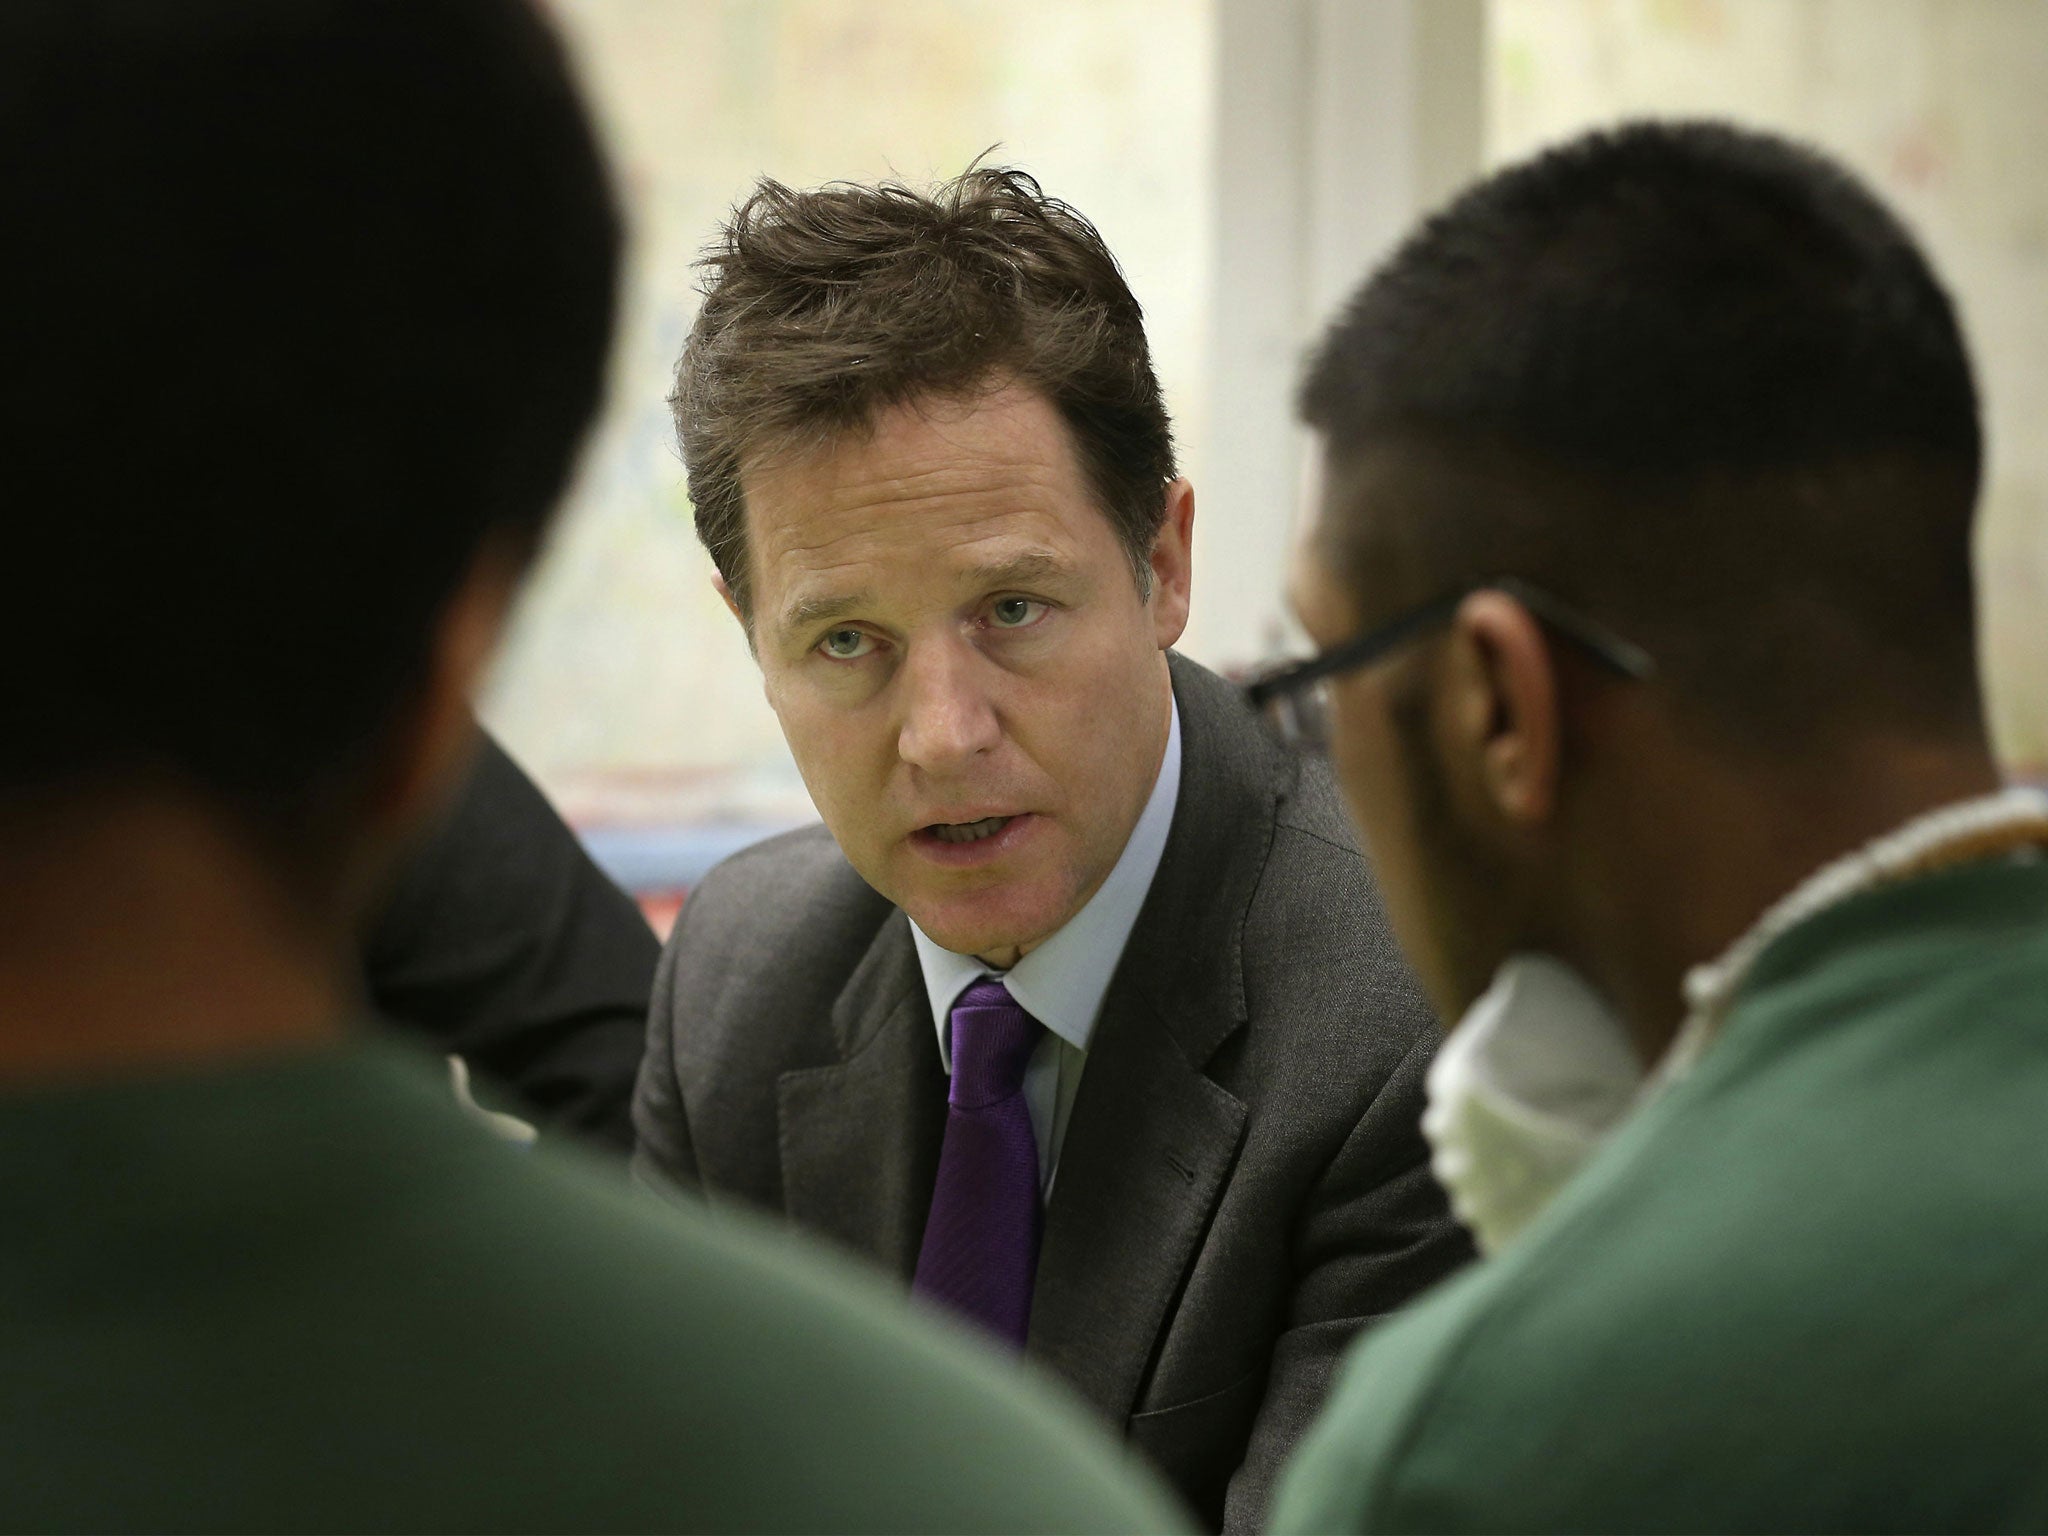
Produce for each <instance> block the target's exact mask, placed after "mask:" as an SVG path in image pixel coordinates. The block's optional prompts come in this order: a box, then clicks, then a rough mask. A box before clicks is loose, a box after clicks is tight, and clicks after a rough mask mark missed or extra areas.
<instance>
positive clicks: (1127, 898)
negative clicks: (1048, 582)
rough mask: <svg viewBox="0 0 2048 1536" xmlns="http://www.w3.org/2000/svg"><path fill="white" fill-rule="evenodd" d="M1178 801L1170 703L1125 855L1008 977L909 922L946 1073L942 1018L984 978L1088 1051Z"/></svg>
mask: <svg viewBox="0 0 2048 1536" xmlns="http://www.w3.org/2000/svg"><path fill="white" fill-rule="evenodd" d="M1179 800H1180V704H1179V702H1178V701H1174V702H1173V703H1172V705H1171V708H1170V714H1169V718H1168V722H1167V727H1166V755H1165V756H1164V757H1163V758H1162V759H1161V760H1160V763H1159V777H1158V778H1157V779H1156V780H1155V781H1154V782H1153V785H1152V794H1151V797H1150V798H1149V799H1147V800H1146V802H1145V809H1144V810H1143V811H1141V812H1139V814H1138V824H1137V825H1136V826H1135V827H1133V828H1131V835H1130V838H1129V839H1128V840H1127V841H1126V842H1125V843H1124V851H1123V853H1122V855H1121V856H1119V857H1118V859H1117V861H1116V867H1115V868H1113V869H1112V870H1110V872H1109V878H1108V879H1106V880H1104V881H1103V882H1102V884H1101V886H1100V887H1098V888H1097V890H1096V892H1095V894H1094V895H1093V896H1091V897H1089V898H1088V904H1087V905H1086V906H1085V907H1083V908H1082V909H1081V910H1080V911H1078V912H1076V913H1075V914H1074V915H1073V916H1072V917H1070V918H1068V919H1067V921H1066V924H1065V926H1063V927H1062V928H1061V929H1060V930H1059V931H1058V932H1057V933H1055V934H1054V935H1053V936H1052V937H1051V938H1049V939H1047V940H1046V941H1045V942H1044V943H1043V944H1041V945H1039V946H1038V948H1036V949H1034V950H1032V951H1031V953H1030V954H1028V955H1026V956H1025V957H1024V958H1023V959H1022V960H1019V961H1018V962H1017V963H1016V964H1015V965H1014V966H1012V967H1011V968H1010V969H1009V970H1008V971H996V970H993V969H991V968H990V967H988V966H986V965H983V964H982V963H981V961H979V960H977V959H976V958H975V957H974V956H973V955H956V954H954V953H953V951H951V950H950V949H941V948H940V947H939V945H938V944H937V943H935V942H934V941H933V940H932V939H930V938H928V937H927V936H926V934H925V931H924V930H923V929H922V928H920V927H918V926H917V924H916V923H912V924H911V925H910V937H911V939H912V941H913V942H915V944H916V945H917V963H918V967H919V969H921V970H922V971H923V972H924V986H925V992H926V994H927V995H928V996H929V997H930V998H931V1005H932V1019H933V1022H934V1023H935V1024H936V1025H937V1027H938V1031H939V1059H940V1060H941V1061H943V1062H944V1063H945V1066H946V1070H947V1071H948V1072H951V1071H952V1070H953V1041H952V1032H951V1030H950V1029H949V1028H948V1015H950V1014H951V1013H952V1011H953V1003H954V1000H955V999H956V998H958V997H959V996H960V994H961V993H962V992H965V991H966V990H967V989H968V988H969V987H971V986H973V985H974V983H975V982H977V981H979V980H981V978H982V977H984V976H1001V977H1002V979H1003V984H1004V985H1005V986H1006V987H1008V988H1009V991H1010V996H1012V997H1014V998H1015V999H1016V1000H1017V1002H1018V1003H1019V1004H1020V1005H1021V1006H1022V1007H1023V1009H1024V1011H1025V1012H1026V1013H1028V1014H1030V1015H1031V1016H1032V1017H1033V1018H1034V1019H1036V1020H1038V1022H1039V1023H1041V1024H1043V1025H1044V1026H1045V1027H1046V1028H1047V1029H1049V1030H1051V1031H1052V1032H1053V1033H1054V1034H1055V1035H1058V1036H1059V1037H1060V1038H1061V1039H1062V1040H1064V1041H1066V1042H1067V1043H1068V1044H1069V1045H1072V1046H1075V1047H1076V1048H1078V1049H1080V1050H1083V1051H1085V1050H1087V1049H1088V1041H1089V1039H1090V1037H1091V1036H1093V1035H1094V1033H1095V1020H1096V1016H1097V1015H1098V1014H1100V1013H1101V1012H1102V998H1103V994H1104V993H1106V992H1108V991H1109V981H1110V978H1111V977H1112V976H1114V975H1115V974H1116V966H1117V962H1118V961H1119V960H1121V959H1122V958H1123V953H1124V944H1125V943H1126V941H1128V940H1129V938H1130V936H1131V929H1132V927H1133V926H1134V925H1135V924H1136V923H1137V921H1138V909H1139V908H1141V907H1142V906H1144V905H1145V896H1146V893H1147V892H1149V891H1150V890H1151V889H1152V876H1153V875H1154V874H1155V873H1157V872H1158V869H1159V858H1160V855H1161V854H1163V853H1165V852H1166V834H1167V832H1168V831H1169V830H1171V828H1172V826H1173V808H1174V806H1175V805H1176V804H1177V803H1178V802H1179Z"/></svg>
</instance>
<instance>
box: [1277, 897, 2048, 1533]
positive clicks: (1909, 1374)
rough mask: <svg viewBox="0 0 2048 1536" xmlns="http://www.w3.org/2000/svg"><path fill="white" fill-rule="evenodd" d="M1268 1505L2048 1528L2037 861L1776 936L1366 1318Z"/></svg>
mask: <svg viewBox="0 0 2048 1536" xmlns="http://www.w3.org/2000/svg"><path fill="white" fill-rule="evenodd" d="M1275 1526H1276V1529H1278V1530H1280V1531H1314V1532H1325V1531H1367V1530H1370V1531H1408V1530H1418V1531H1469V1530H1516V1531H1563V1530H1573V1531H1610V1530H1612V1531H1619V1530H1628V1531H1661V1530H1714V1531H1757V1530H1771V1531H1806V1530H1860V1531H1880V1530H1919V1531H1929V1530H1976V1529H1993V1528H2003V1529H2026V1530H2040V1529H2043V1528H2048V865H2044V864H2043V863H2041V862H2039V861H2035V862H2031V863H2015V862H2005V863H1999V864H1985V865H1976V866H1969V867H1964V868H1961V869H1957V870H1953V871H1950V872H1947V873H1942V874H1937V875H1931V876H1927V877H1925V878H1922V879H1918V880H1915V881H1912V882H1910V883H1908V884H1902V885H1899V886H1895V887H1891V888H1887V889H1880V890H1877V891H1873V892H1870V893H1867V894H1865V895H1862V896H1859V897H1856V898H1854V899H1852V900H1850V901H1848V902H1846V903H1844V904H1843V905H1840V906H1838V907H1835V908H1833V909H1831V910H1829V911H1826V912H1823V913H1822V914H1820V915H1819V916H1817V917H1815V918H1813V919H1812V920H1810V921H1808V922H1806V923H1804V924H1802V925H1801V926H1799V927H1797V928H1795V929H1793V930H1792V931H1791V932H1789V933H1787V934H1785V935H1784V936H1782V937H1781V938H1780V939H1778V940H1777V942H1776V943H1774V944H1773V945H1771V946H1770V947H1769V948H1768V949H1767V950H1766V951H1765V953H1764V954H1763V956H1762V958H1761V960H1760V961H1759V963H1758V964H1757V966H1756V968H1755V970H1754V971H1753V972H1752V974H1751V976H1750V978H1749V980H1748V982H1747V984H1746V986H1745V987H1744V988H1743V990H1742V992H1741V994H1740V996H1739V997H1738V999H1737V1001H1736V1005H1735V1007H1734V1009H1733V1010H1732V1012H1731V1014H1730V1016H1729V1018H1728V1020H1727V1022H1726V1024H1725V1025H1724V1029H1723V1033H1722V1035H1721V1037H1720V1038H1719V1039H1718V1040H1717V1041H1716V1042H1715V1043H1714V1044H1713V1045H1712V1046H1711V1047H1710V1048H1709V1050H1708V1051H1707V1053H1706V1055H1705V1056H1704V1058H1703V1059H1702V1060H1701V1061H1700V1063H1699V1065H1698V1066H1697V1067H1696V1068H1695V1070H1694V1071H1693V1073H1692V1074H1691V1075H1690V1076H1689V1077H1687V1078H1685V1079H1684V1080H1682V1081H1681V1082H1680V1083H1678V1084H1677V1085H1676V1086H1675V1087H1674V1088H1673V1089H1672V1090H1671V1091H1670V1092H1668V1093H1667V1094H1665V1095H1664V1096H1663V1097H1662V1098H1660V1099H1658V1100H1656V1101H1654V1102H1653V1103H1652V1104H1650V1105H1649V1106H1648V1107H1646V1108H1645V1109H1644V1110H1643V1111H1641V1112H1640V1113H1639V1114H1638V1115H1637V1116H1636V1117H1635V1118H1634V1119H1633V1120H1631V1121H1630V1122H1628V1123H1627V1124H1626V1125H1625V1126H1624V1127H1623V1129H1622V1130H1621V1131H1620V1132H1619V1133H1618V1134H1617V1136H1616V1138H1615V1140H1614V1141H1613V1143H1612V1144H1611V1145H1609V1146H1607V1147H1605V1148H1603V1149H1602V1151H1601V1152H1600V1153H1599V1154H1598V1155H1597V1156H1596V1158H1595V1159H1594V1161H1593V1162H1592V1163H1590V1164H1589V1165H1588V1166H1587V1167H1586V1168H1585V1170H1584V1171H1583V1172H1582V1173H1581V1174H1580V1175H1579V1177H1578V1178H1576V1179H1575V1180H1574V1181H1573V1182H1572V1183H1571V1185H1570V1186H1568V1187H1567V1188H1566V1190H1565V1191H1564V1192H1563V1193H1562V1194H1561V1195H1560V1196H1559V1198H1558V1200H1557V1202H1556V1204H1555V1205H1554V1206H1553V1207H1552V1208H1551V1209H1550V1210H1548V1211H1546V1212H1545V1213H1544V1214H1543V1216H1542V1217H1540V1218H1539V1219H1538V1220H1537V1222H1536V1223H1534V1224H1533V1225H1532V1226H1531V1227H1530V1228H1529V1230H1528V1231H1527V1232H1525V1233H1524V1234H1523V1235H1522V1236H1521V1237H1520V1238H1519V1239H1518V1240H1517V1241H1516V1242H1514V1243H1513V1244H1511V1245H1510V1246H1509V1247H1508V1248H1507V1249H1506V1250H1504V1251H1503V1252H1502V1253H1501V1254H1500V1255H1499V1256H1498V1257H1497V1258H1495V1259H1493V1260H1492V1261H1490V1262H1488V1263H1486V1264H1483V1265H1481V1266H1479V1267H1477V1268H1476V1269H1473V1270H1470V1271H1468V1272H1466V1274H1465V1275H1463V1276H1461V1277H1460V1278H1459V1279H1457V1280H1454V1281H1452V1282H1451V1283H1450V1284H1448V1285H1446V1286H1445V1287H1443V1288H1442V1289H1441V1290H1440V1291H1438V1292H1436V1293H1434V1294H1433V1295H1432V1296H1431V1297H1429V1298H1428V1299H1427V1300H1425V1301H1424V1302H1422V1303H1421V1304H1420V1305H1419V1306H1417V1307H1416V1308H1414V1309H1413V1310H1412V1311H1411V1312H1410V1313H1408V1314H1407V1315H1405V1316H1404V1317H1402V1318H1398V1319H1396V1320H1395V1321H1393V1322H1392V1323H1390V1324H1388V1325H1387V1326H1385V1327H1384V1328H1382V1329H1381V1330H1380V1331H1378V1332H1377V1333H1375V1334H1373V1335H1372V1336H1370V1337H1369V1338H1368V1339H1367V1340H1365V1341H1364V1342H1363V1343H1362V1344H1361V1345H1360V1346H1359V1347H1358V1349H1357V1350H1356V1351H1355V1352H1354V1354H1353V1355H1352V1356H1351V1358H1350V1359H1349V1360H1348V1362H1347V1363H1346V1365H1345V1367H1344V1370H1343V1373H1342V1376H1341V1378H1340V1382H1339V1385H1338V1387H1337V1390H1336V1392H1335V1395H1334V1398H1333V1401H1332V1406H1331V1407H1330V1409H1329V1411H1328V1412H1327V1413H1326V1415H1325V1416H1324V1418H1323V1420H1322V1422H1321V1423H1320V1425H1319V1426H1318V1428H1317V1429H1316V1431H1315V1432H1314V1433H1313V1435H1312V1436H1311V1438H1310V1439H1309V1441H1308V1442H1307V1443H1306V1444H1305V1445H1304V1447H1303V1449H1302V1451H1301V1452H1300V1454H1299V1455H1298V1457H1297V1458H1296V1461H1295V1463H1294V1465H1293V1467H1292V1468H1291V1469H1290V1471H1289V1473H1288V1474H1287V1476H1286V1478H1285V1480H1284V1481H1283V1484H1282V1486H1281V1491H1280V1494H1279V1498H1278V1503H1277V1507H1276V1520H1275Z"/></svg>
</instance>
